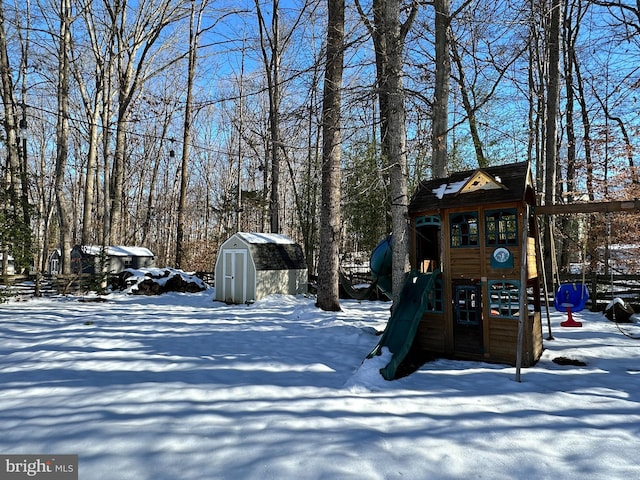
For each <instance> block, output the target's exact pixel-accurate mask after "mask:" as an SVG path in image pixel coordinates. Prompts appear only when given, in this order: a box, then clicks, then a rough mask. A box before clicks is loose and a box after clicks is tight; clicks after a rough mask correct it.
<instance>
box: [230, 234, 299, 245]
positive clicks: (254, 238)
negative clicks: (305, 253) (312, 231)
mask: <svg viewBox="0 0 640 480" xmlns="http://www.w3.org/2000/svg"><path fill="white" fill-rule="evenodd" d="M237 235H238V236H239V237H240V238H242V239H243V240H244V241H245V242H247V243H277V244H292V243H295V242H294V241H293V240H292V239H290V238H289V237H287V236H286V235H281V234H279V233H253V232H251V233H250V232H238V233H237Z"/></svg>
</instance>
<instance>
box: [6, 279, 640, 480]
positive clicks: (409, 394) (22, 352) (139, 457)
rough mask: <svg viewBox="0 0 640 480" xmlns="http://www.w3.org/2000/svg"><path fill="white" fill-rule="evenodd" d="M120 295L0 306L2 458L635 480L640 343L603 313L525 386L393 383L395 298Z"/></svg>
mask: <svg viewBox="0 0 640 480" xmlns="http://www.w3.org/2000/svg"><path fill="white" fill-rule="evenodd" d="M108 299H109V301H108V302H106V303H92V302H79V301H78V298H74V297H67V298H52V299H35V300H29V301H27V302H14V303H8V304H2V305H0V433H1V434H2V435H1V437H0V453H3V454H14V453H15V454H45V453H47V454H49V453H57V454H63V453H67V454H78V455H79V464H80V472H79V478H80V479H82V480H94V479H105V480H124V479H135V480H147V479H148V480H162V479H167V480H177V479H179V480H196V479H197V480H202V479H207V480H213V479H233V480H237V479H243V480H244V479H256V480H264V479H279V480H281V479H309V480H315V479H328V480H335V479H367V480H372V479H385V480H387V479H395V478H404V479H459V478H468V479H469V478H486V479H513V478H537V479H547V478H548V479H560V478H562V479H569V478H580V479H583V480H584V479H605V478H606V479H632V478H640V466H639V465H640V462H639V456H640V349H639V347H640V343H639V342H640V340H634V339H632V338H629V337H626V336H624V335H622V334H621V332H620V331H619V330H618V328H617V327H616V325H615V324H614V323H612V322H610V321H609V320H607V319H606V318H605V317H604V316H602V315H600V314H593V313H589V312H580V313H578V314H575V315H574V316H575V318H576V320H580V321H582V322H583V325H584V326H583V327H582V328H573V329H568V328H561V327H560V326H559V324H560V322H561V321H562V320H564V319H565V316H564V314H561V313H555V312H553V314H552V315H553V316H552V325H553V333H554V335H555V338H556V339H555V340H553V341H545V352H544V354H543V356H542V358H541V360H540V362H539V363H538V364H537V365H536V366H535V367H533V368H529V369H523V370H522V382H521V383H518V382H515V381H514V379H515V369H514V368H512V367H508V366H504V365H490V364H484V363H475V362H459V361H451V360H437V361H434V362H430V363H427V364H425V365H424V366H423V367H422V368H421V369H420V370H419V371H418V372H416V373H414V374H413V375H411V376H409V377H406V378H403V379H401V380H396V381H393V382H387V381H385V380H383V379H382V377H381V376H380V375H379V374H378V369H379V368H380V367H381V366H384V358H381V357H377V358H374V359H372V360H367V361H366V362H364V363H362V362H363V359H364V358H365V356H366V355H367V354H368V353H369V351H371V349H372V348H373V347H374V346H375V345H376V343H377V341H378V337H377V336H375V334H374V333H375V330H382V329H383V328H384V326H385V325H386V321H387V318H388V314H389V306H390V304H389V303H384V302H363V303H358V302H356V301H343V302H342V305H343V311H342V312H340V313H337V314H336V313H328V312H321V311H319V310H317V309H316V308H315V307H314V299H312V298H305V297H289V296H271V297H268V298H266V299H264V300H262V301H259V302H257V303H255V304H253V305H250V306H246V305H241V306H227V305H225V304H222V303H217V302H214V301H213V300H212V299H213V290H212V289H209V290H206V291H204V292H201V293H197V294H179V293H169V294H165V295H162V296H156V297H146V296H133V295H126V294H124V293H122V294H112V295H110V296H109V297H108ZM544 325H545V337H546V334H547V332H546V318H545V319H544ZM621 327H622V328H623V329H625V330H626V331H628V332H629V333H631V334H633V335H635V336H640V325H637V324H628V325H621ZM558 357H565V358H568V359H572V360H580V361H582V362H584V363H586V366H573V365H558V364H556V363H554V362H553V361H552V360H553V359H554V358H558Z"/></svg>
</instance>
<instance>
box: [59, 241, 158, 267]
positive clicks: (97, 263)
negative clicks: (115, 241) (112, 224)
mask: <svg viewBox="0 0 640 480" xmlns="http://www.w3.org/2000/svg"><path fill="white" fill-rule="evenodd" d="M101 266H102V268H101ZM154 266H155V256H154V254H153V252H151V250H149V249H148V248H144V247H128V246H108V247H103V246H100V245H76V246H75V247H73V248H72V249H71V271H72V272H73V273H88V274H95V273H99V272H100V271H102V272H105V273H120V272H122V271H123V270H125V269H127V268H150V267H154Z"/></svg>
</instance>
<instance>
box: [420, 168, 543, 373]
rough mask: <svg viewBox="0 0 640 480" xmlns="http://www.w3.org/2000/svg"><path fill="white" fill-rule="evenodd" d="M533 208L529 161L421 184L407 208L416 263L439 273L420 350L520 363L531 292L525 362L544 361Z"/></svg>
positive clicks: (423, 324) (423, 323) (424, 320)
mask: <svg viewBox="0 0 640 480" xmlns="http://www.w3.org/2000/svg"><path fill="white" fill-rule="evenodd" d="M533 205H535V192H534V187H533V182H532V177H531V172H530V169H529V167H528V164H527V163H526V162H522V163H514V164H509V165H501V166H493V167H487V168H480V169H476V170H470V171H465V172H458V173H454V174H453V175H451V176H449V177H448V178H439V179H432V180H428V181H423V182H421V183H420V185H419V186H418V188H417V190H416V192H415V194H414V196H413V197H412V199H411V202H410V205H409V217H410V221H411V227H412V228H411V231H412V238H411V241H412V243H411V245H412V248H411V262H412V267H413V269H414V270H416V271H417V272H421V273H428V272H433V271H440V272H441V273H439V276H438V278H437V280H436V282H435V286H434V290H433V295H434V297H435V298H434V299H433V301H431V302H430V304H429V305H430V306H429V308H428V309H427V310H426V311H425V312H424V313H423V315H422V319H421V321H420V324H419V326H418V330H417V332H416V336H415V339H414V342H415V343H417V345H418V346H419V347H420V348H421V349H423V350H425V351H430V352H432V353H434V354H437V355H441V356H446V357H452V358H461V359H469V360H480V361H489V362H497V363H507V364H511V365H515V364H516V358H517V350H518V348H517V344H518V342H517V338H518V323H519V318H520V315H522V312H521V311H520V308H521V307H520V295H521V294H526V295H527V299H528V300H527V312H526V316H525V320H524V334H523V340H522V352H521V353H522V357H521V358H522V366H531V365H533V364H534V363H535V362H536V361H537V360H538V359H539V358H540V355H541V354H542V349H543V347H542V325H541V313H540V312H541V302H540V280H539V275H538V263H537V256H536V240H535V235H536V225H535V220H534V218H535V217H534V216H533V212H532V209H531V208H529V207H530V206H533ZM525 224H526V228H525ZM525 232H527V233H526V239H525V241H523V236H524V235H525ZM523 255H525V256H526V262H523V261H522V260H523ZM524 265H526V267H525V268H526V277H525V278H526V281H525V283H524V284H523V283H522V278H523V275H522V274H523V272H524V270H523V266H524Z"/></svg>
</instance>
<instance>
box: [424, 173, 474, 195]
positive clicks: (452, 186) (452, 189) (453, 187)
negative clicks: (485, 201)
mask: <svg viewBox="0 0 640 480" xmlns="http://www.w3.org/2000/svg"><path fill="white" fill-rule="evenodd" d="M469 178H471V177H467V178H465V179H464V180H461V181H459V182H453V183H443V184H442V185H440V186H439V187H438V188H436V189H434V190H432V191H433V194H434V195H435V196H436V197H438V198H439V199H440V200H442V197H444V196H445V195H449V194H452V193H457V192H459V191H460V189H461V188H462V187H464V186H465V185H466V183H467V182H468V181H469Z"/></svg>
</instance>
